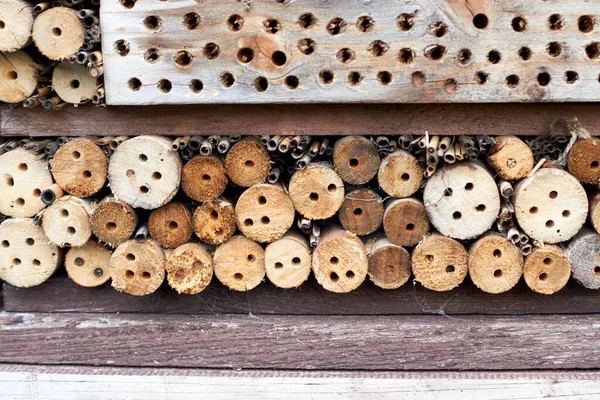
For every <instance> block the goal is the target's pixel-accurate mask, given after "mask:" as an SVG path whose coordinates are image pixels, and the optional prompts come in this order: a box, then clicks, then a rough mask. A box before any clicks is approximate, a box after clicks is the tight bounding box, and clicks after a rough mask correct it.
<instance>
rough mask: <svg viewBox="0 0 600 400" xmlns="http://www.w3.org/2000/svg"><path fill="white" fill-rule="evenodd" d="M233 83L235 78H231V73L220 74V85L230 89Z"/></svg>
mask: <svg viewBox="0 0 600 400" xmlns="http://www.w3.org/2000/svg"><path fill="white" fill-rule="evenodd" d="M234 83H235V77H234V76H233V74H232V73H231V72H223V73H222V74H221V84H222V85H223V86H224V87H226V88H229V87H232V86H233V84H234Z"/></svg>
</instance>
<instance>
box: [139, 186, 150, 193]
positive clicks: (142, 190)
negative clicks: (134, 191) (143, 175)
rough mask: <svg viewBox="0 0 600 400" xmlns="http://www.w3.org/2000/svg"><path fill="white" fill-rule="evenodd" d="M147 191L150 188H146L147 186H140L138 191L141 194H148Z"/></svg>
mask: <svg viewBox="0 0 600 400" xmlns="http://www.w3.org/2000/svg"><path fill="white" fill-rule="evenodd" d="M149 191H150V189H148V187H147V186H140V193H141V194H148V192H149Z"/></svg>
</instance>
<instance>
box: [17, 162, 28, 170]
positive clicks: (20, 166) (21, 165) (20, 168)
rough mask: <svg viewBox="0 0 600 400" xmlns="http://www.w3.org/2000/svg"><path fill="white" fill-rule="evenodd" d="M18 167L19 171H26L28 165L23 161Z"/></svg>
mask: <svg viewBox="0 0 600 400" xmlns="http://www.w3.org/2000/svg"><path fill="white" fill-rule="evenodd" d="M18 168H19V171H21V172H27V170H28V169H29V167H28V166H27V164H25V163H20V164H19V166H18Z"/></svg>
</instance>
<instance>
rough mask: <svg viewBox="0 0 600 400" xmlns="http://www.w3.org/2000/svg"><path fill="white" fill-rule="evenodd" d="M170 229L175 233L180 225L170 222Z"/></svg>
mask: <svg viewBox="0 0 600 400" xmlns="http://www.w3.org/2000/svg"><path fill="white" fill-rule="evenodd" d="M168 227H169V229H170V230H172V231H174V230H176V229H177V228H179V224H178V223H177V221H169V224H168Z"/></svg>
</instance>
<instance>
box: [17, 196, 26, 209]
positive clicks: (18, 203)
mask: <svg viewBox="0 0 600 400" xmlns="http://www.w3.org/2000/svg"><path fill="white" fill-rule="evenodd" d="M15 204H16V205H18V206H19V207H22V206H24V205H25V199H23V198H22V197H19V198H18V199H16V200H15Z"/></svg>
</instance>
